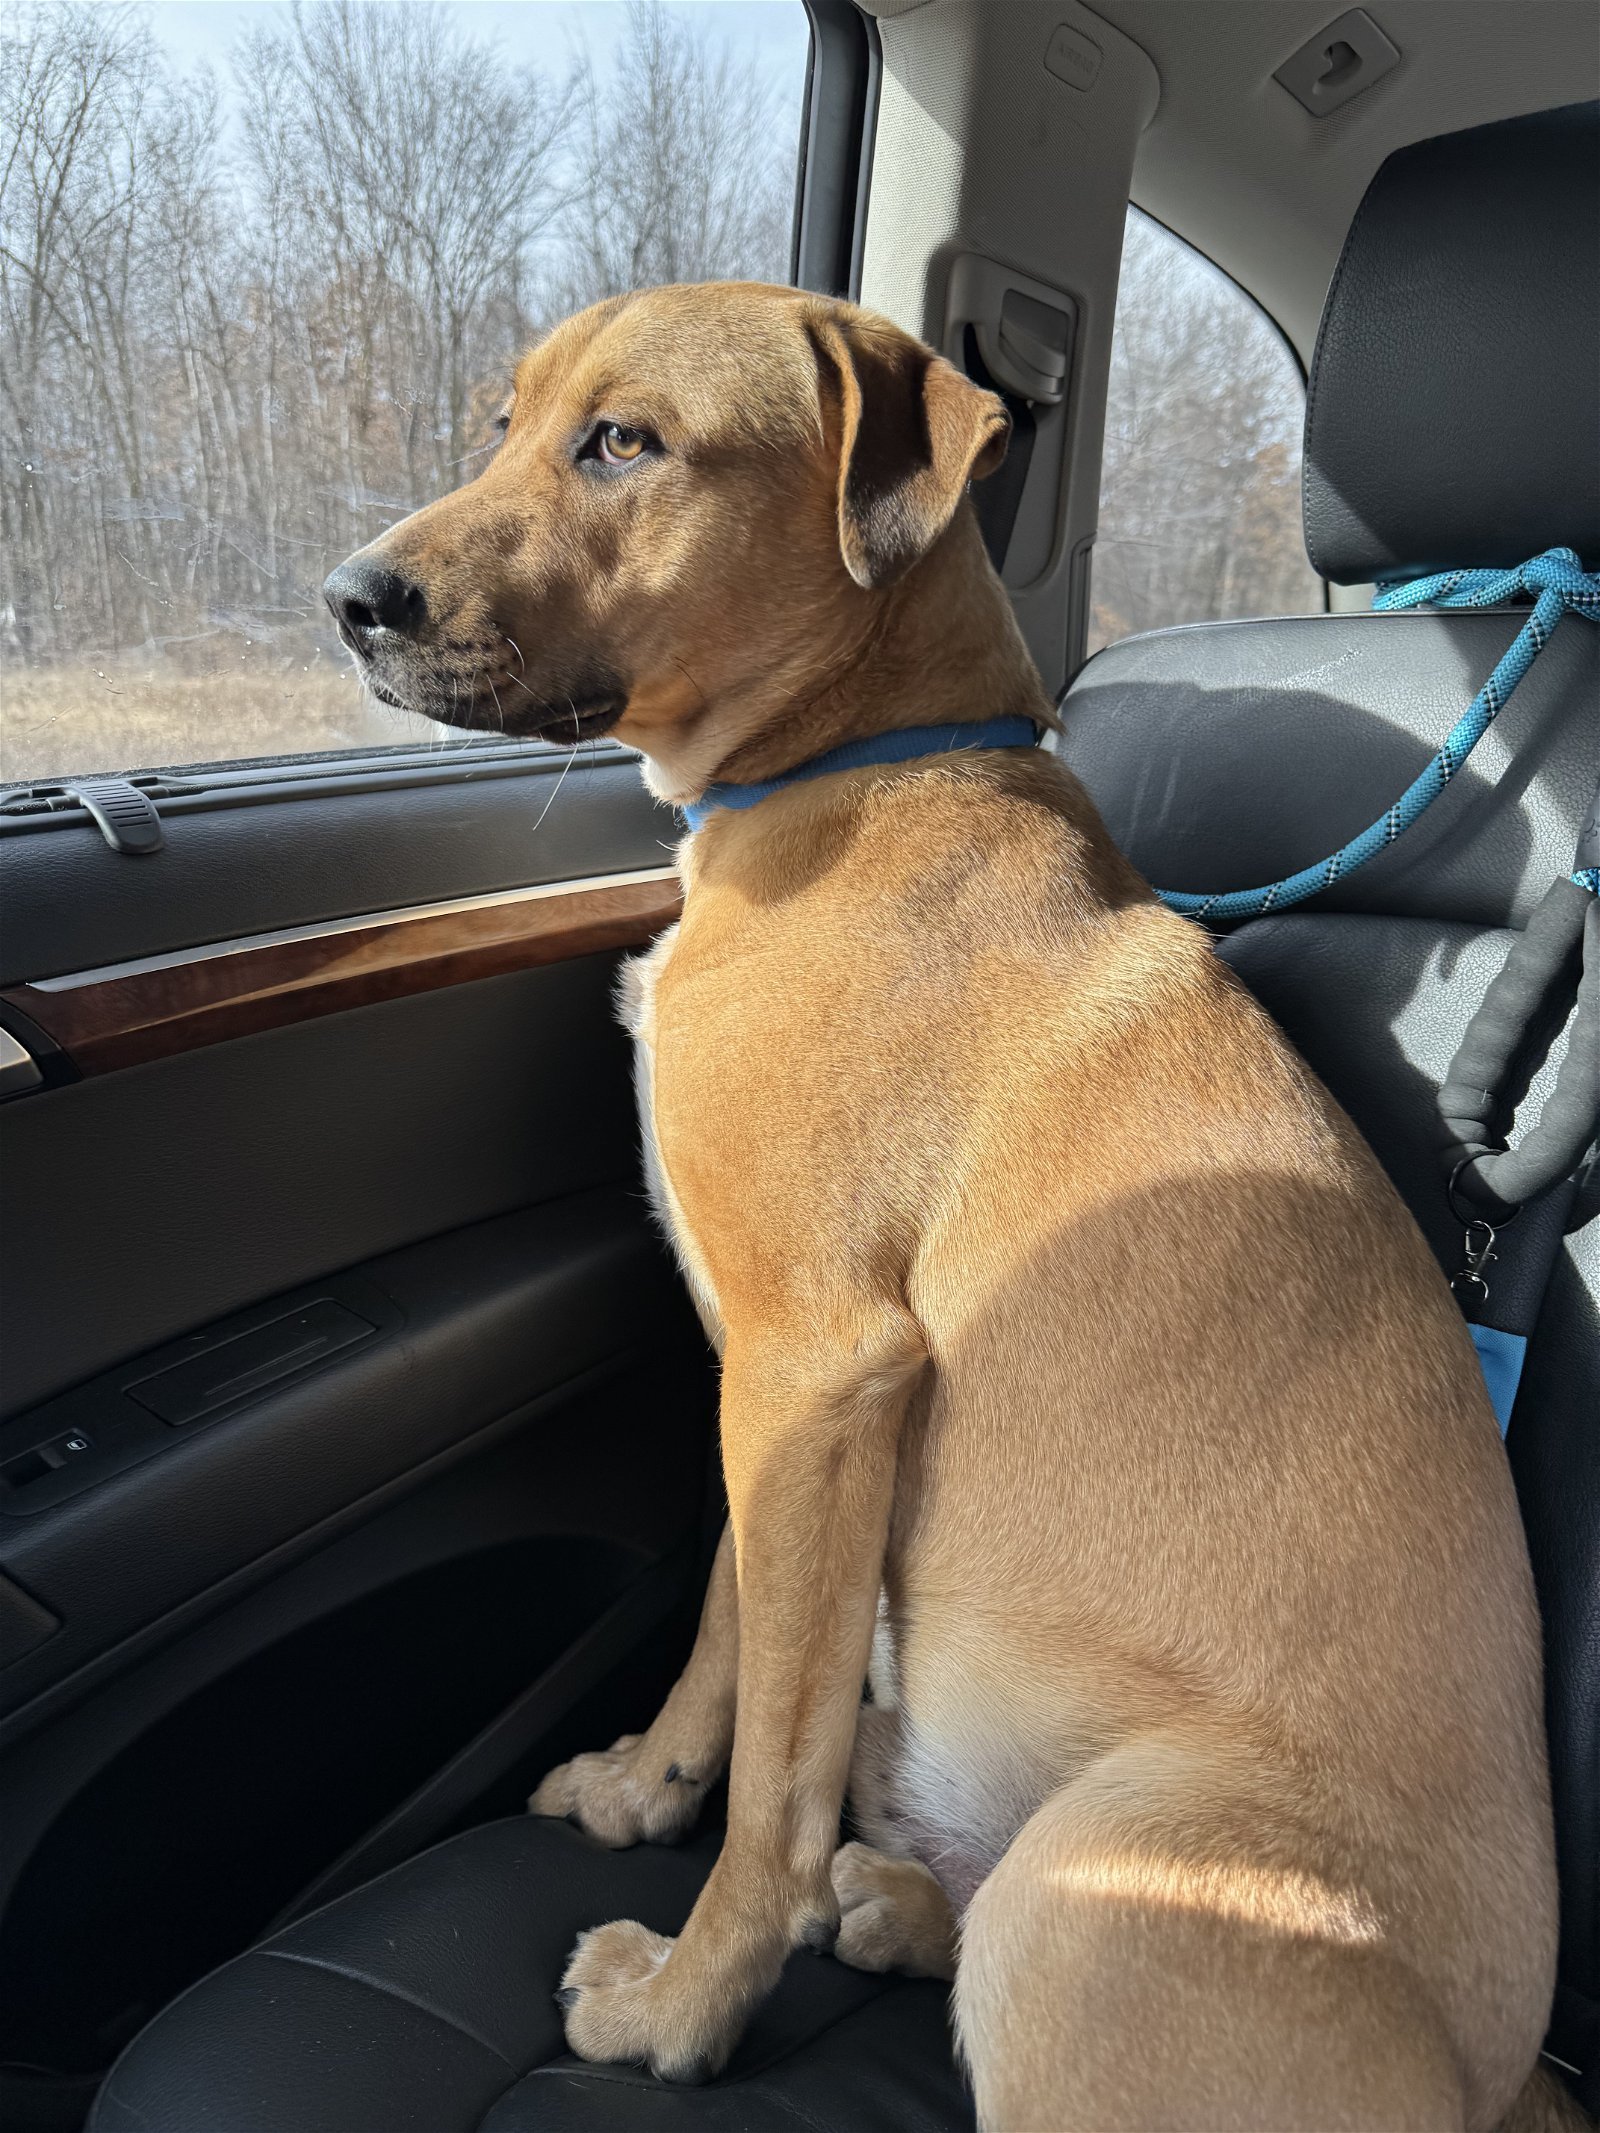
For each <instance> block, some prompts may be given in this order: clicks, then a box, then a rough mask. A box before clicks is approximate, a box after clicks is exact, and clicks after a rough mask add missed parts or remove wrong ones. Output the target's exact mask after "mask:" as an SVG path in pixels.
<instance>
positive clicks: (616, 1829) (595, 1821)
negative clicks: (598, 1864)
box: [528, 1526, 739, 1845]
mask: <svg viewBox="0 0 1600 2133" xmlns="http://www.w3.org/2000/svg"><path fill="white" fill-rule="evenodd" d="M738 1677H739V1591H738V1583H737V1580H736V1578H735V1575H734V1560H733V1529H732V1528H731V1527H730V1526H724V1527H723V1529H722V1539H721V1540H720V1542H719V1543H718V1544H717V1556H716V1561H715V1562H714V1563H713V1564H712V1566H711V1582H710V1584H709V1585H708V1586H707V1588H706V1598H705V1605H704V1607H703V1608H702V1609H701V1611H700V1629H699V1634H698V1635H697V1636H696V1638H695V1643H694V1650H693V1651H692V1652H691V1653H690V1654H689V1663H688V1665H687V1666H686V1667H685V1668H684V1670H683V1672H682V1673H681V1674H680V1675H679V1677H678V1680H677V1683H676V1684H675V1686H674V1688H673V1690H672V1693H671V1695H670V1696H668V1698H667V1700H666V1702H665V1703H664V1704H663V1705H662V1707H661V1711H660V1715H659V1716H658V1717H657V1719H656V1721H655V1723H654V1725H652V1726H651V1728H650V1730H649V1732H648V1733H639V1734H633V1733H629V1734H625V1735H624V1736H623V1738H622V1739H621V1740H619V1741H616V1742H614V1743H613V1745H612V1746H611V1747H610V1748H608V1749H606V1750H604V1751H603V1752H602V1753H600V1754H596V1755H579V1756H575V1757H574V1758H573V1760H572V1761H571V1762H570V1763H562V1764H560V1765H559V1766H558V1767H557V1768H556V1769H554V1770H552V1771H551V1772H550V1773H549V1775H548V1776H547V1777H546V1778H545V1779H544V1781H543V1782H542V1783H541V1785H540V1786H539V1789H538V1791H537V1792H535V1793H534V1795H533V1797H532V1798H531V1799H530V1800H529V1802H528V1812H529V1813H530V1814H536V1815H565V1816H566V1817H567V1818H568V1819H569V1820H570V1821H573V1822H576V1823H577V1824H578V1825H579V1826H580V1828H583V1829H585V1830H587V1831H588V1833H589V1835H590V1836H591V1837H597V1838H598V1839H599V1840H600V1842H601V1843H602V1844H610V1845H625V1844H637V1843H638V1842H639V1840H640V1839H641V1838H643V1839H644V1840H645V1841H646V1842H648V1843H652V1844H670V1843H671V1842H672V1841H673V1840H674V1839H675V1838H678V1837H681V1836H683V1835H684V1834H685V1832H686V1831H687V1830H689V1829H690V1828H691V1827H692V1826H693V1824H694V1821H695V1819H696V1817H697V1816H698V1814H699V1812H700V1807H701V1803H702V1802H703V1801H704V1799H705V1796H706V1792H707V1789H708V1788H709V1787H710V1786H712V1785H714V1784H715V1783H716V1781H717V1779H718V1778H719V1777H721V1775H722V1773H723V1771H724V1770H726V1769H727V1767H728V1755H729V1752H730V1750H731V1748H732V1746H733V1713H734V1705H735V1701H736V1698H737V1691H738Z"/></svg>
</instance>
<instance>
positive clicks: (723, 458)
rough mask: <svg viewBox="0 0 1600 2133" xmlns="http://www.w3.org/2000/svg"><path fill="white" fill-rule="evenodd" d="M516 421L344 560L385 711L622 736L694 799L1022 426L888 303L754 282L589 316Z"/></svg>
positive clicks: (348, 605) (348, 617)
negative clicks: (450, 485) (423, 503)
mask: <svg viewBox="0 0 1600 2133" xmlns="http://www.w3.org/2000/svg"><path fill="white" fill-rule="evenodd" d="M502 423H503V427H504V431H505V435H504V440H503V442H502V443H501V444H500V446H499V448H498V449H497V450H496V452H495V454H494V457H493V458H492V459H491V460H490V461H489V463H488V465H487V466H486V467H485V469H484V471H483V472H482V473H481V474H479V475H478V477H477V478H476V480H474V481H471V482H469V483H468V484H467V485H466V487H464V488H462V489H458V490H456V491H455V492H454V493H453V494H452V495H449V496H445V497H442V498H441V499H440V500H439V501H438V502H437V503H434V504H430V505H428V506H427V508H426V509H424V510H421V511H418V512H416V513H414V514H413V515H412V516H411V517H410V518H407V519H403V520H402V521H401V522H400V524H399V525H397V526H394V527H391V528H390V530H389V531H388V532H387V533H385V534H384V535H383V536H382V537H381V539H379V540H376V541H374V542H373V543H372V544H371V545H370V546H369V547H366V548H363V549H361V550H360V551H359V553H358V554H356V555H354V556H352V557H351V558H350V560H349V561H348V562H346V563H342V564H341V565H340V566H339V568H338V569H337V570H336V571H334V573H333V574H332V576H331V577H330V578H329V579H328V581H327V584H326V586H325V588H324V590H325V593H326V595H327V599H328V603H329V605H330V607H331V608H332V609H333V612H334V615H335V618H336V619H337V621H338V625H339V630H340V634H341V636H342V637H343V639H344V641H345V643H346V645H347V646H348V647H349V648H350V650H351V652H352V653H353V654H354V655H355V657H356V659H357V660H358V662H359V663H360V665H361V668H362V670H363V672H364V674H365V676H366V678H367V680H368V682H369V683H370V685H371V686H372V688H373V690H374V692H375V693H376V694H377V695H378V696H380V697H381V698H383V699H384V700H385V701H386V702H391V703H395V704H398V705H401V706H403V707H405V708H407V709H410V710H414V711H420V712H424V713H425V714H426V715H427V716H428V717H430V718H434V719H440V720H443V721H444V722H445V723H446V724H449V725H454V726H476V727H486V728H489V729H490V730H494V731H502V730H503V731H504V732H506V733H508V734H517V735H531V736H537V737H539V738H542V739H546V740H551V741H557V742H559V741H575V740H581V739H586V738H589V737H592V736H594V735H597V734H601V733H608V732H614V733H615V734H616V735H617V737H618V738H619V739H620V740H624V741H626V742H628V743H630V744H631V745H632V746H634V747H636V748H639V749H641V750H642V751H643V752H644V753H645V754H646V755H647V756H649V757H650V758H651V759H652V760H653V762H654V763H655V764H656V765H657V766H658V770H657V776H656V777H655V778H654V779H653V781H652V782H654V783H655V784H656V785H657V789H658V790H660V791H662V792H663V793H664V794H666V795H667V796H669V797H673V798H680V797H685V796H686V795H687V794H689V793H692V792H693V791H695V790H697V789H698V787H699V786H700V785H703V784H704V783H705V781H706V779H707V778H708V777H710V776H711V775H713V774H714V772H715V771H716V769H717V767H718V766H719V765H720V764H721V763H723V762H725V761H726V760H727V758H728V756H729V755H730V754H731V753H732V752H733V751H734V750H735V749H736V748H737V747H738V746H739V744H740V743H741V741H743V740H744V739H745V738H746V737H747V736H748V735H749V734H750V733H752V732H754V731H756V730H757V729H758V728H759V727H761V726H762V724H763V722H764V721H768V720H770V719H771V718H772V716H773V715H774V709H775V707H776V706H778V705H780V704H782V703H784V702H790V703H793V702H798V701H803V700H805V698H806V696H807V693H808V690H809V692H810V693H811V694H813V695H814V694H815V693H816V690H817V688H818V687H821V686H825V685H826V682H827V680H828V678H829V677H830V676H831V675H833V674H835V673H837V672H838V671H840V670H841V669H842V668H844V667H847V666H848V664H849V662H850V660H851V658H852V656H853V655H854V653H855V652H856V651H857V650H858V649H859V648H860V647H861V646H862V645H863V644H865V643H866V642H867V641H868V640H869V639H870V637H871V634H872V632H873V630H874V627H875V625H876V622H877V619H878V616H879V614H880V612H881V608H882V604H883V602H884V601H885V600H887V599H889V598H890V597H892V591H891V589H892V588H893V587H894V586H895V585H896V583H897V582H898V581H900V580H902V579H903V578H904V577H905V575H906V573H907V572H909V571H911V570H912V569H913V568H914V567H915V566H916V565H917V564H918V563H919V562H920V561H921V560H922V559H923V558H924V557H926V556H927V555H928V554H929V552H930V550H932V549H933V548H934V547H935V546H936V545H937V544H938V543H939V541H940V539H941V537H942V536H944V535H945V533H946V531H947V529H948V528H949V527H950V524H951V521H952V518H953V517H954V515H955V514H956V511H957V508H958V506H959V505H960V503H961V499H962V495H963V492H964V490H965V488H966V485H967V483H968V481H969V480H971V479H973V478H976V477H981V476H982V475H984V474H986V473H988V472H990V471H991V470H992V469H993V468H994V467H995V466H997V465H998V464H999V463H1000V460H1001V459H1002V457H1003V456H1004V453H1005V444H1006V436H1007V432H1008V428H1009V424H1008V420H1007V417H1006V413H1005V410H1004V408H1003V406H1002V405H1001V403H1000V401H999V400H998V399H997V398H996V397H995V396H994V395H993V394H992V393H987V392H983V391H981V390H980V389H979V388H978V387H977V386H975V385H973V384H972V383H971V382H970V381H969V380H968V379H966V378H964V377H963V376H962V375H961V374H960V372H958V371H957V370H955V369H953V368H952V367H951V366H950V365H949V364H948V363H946V362H944V361H943V360H942V358H940V357H939V356H936V355H934V354H933V353H932V351H931V350H929V349H927V348H925V347H924V346H923V345H922V344H921V343H920V342H918V341H916V340H913V339H912V338H911V336H910V335H909V334H905V333H902V332H901V331H900V330H899V328H898V327H896V326H893V325H891V324H890V323H889V322H888V321H887V320H885V319H881V318H876V317H874V316H872V315H871V314H869V313H866V312H862V311H859V310H857V309H856V308H855V307H854V306H852V305H849V304H843V303H835V302H832V301H830V300H829V299H827V298H824V297H816V296H811V295H807V294H805V293H804V292H801V291H797V290H793V289H780V288H768V287H765V286H762V285H759V284H755V283H744V282H725V283H712V284H707V285H702V286H697V287H680V288H666V289H655V290H651V291H649V292H647V293H645V294H642V295H638V296H630V297H618V298H614V299H612V300H611V301H609V302H606V303H602V304H596V305H595V306H594V307H593V308H592V309H590V310H588V311H584V312H580V313H579V314H578V315H577V316H576V317H575V318H571V319H568V320H567V321H566V322H565V323H564V324H562V325H560V326H558V327H557V328H556V329H555V331H554V332H552V333H551V334H550V335H549V336H548V338H547V339H546V340H544V341H543V342H542V343H541V344H540V345H539V346H538V347H537V348H535V349H534V350H533V351H532V352H531V353H530V354H529V355H528V356H526V357H525V358H524V359H523V361H522V363H521V365H520V367H519V368H518V371H517V374H516V383H515V389H514V391H513V393H512V396H511V399H510V401H509V402H508V404H507V406H506V408H505V411H504V414H503V416H502Z"/></svg>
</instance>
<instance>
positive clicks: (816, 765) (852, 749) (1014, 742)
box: [680, 712, 1039, 830]
mask: <svg viewBox="0 0 1600 2133" xmlns="http://www.w3.org/2000/svg"><path fill="white" fill-rule="evenodd" d="M1038 740H1039V729H1038V727H1037V726H1036V725H1035V724H1034V722H1033V720H1032V719H1031V718H1024V717H1023V716H1022V715H1021V713H1020V712H1019V713H1017V714H1015V715H1014V716H1012V717H1010V718H989V719H974V720H972V721H970V722H969V723H968V724H966V725H955V726H901V727H898V728H897V729H896V730H895V731H894V732H893V733H872V734H868V735H867V737H866V739H865V740H860V741H846V742H844V743H843V745H842V746H841V747H838V748H830V749H829V750H828V751H827V753H826V754H825V755H814V756H813V757H812V758H811V760H810V762H809V763H797V764H796V765H795V767H794V769H793V770H785V771H781V772H780V773H779V775H778V776H777V777H775V778H767V779H766V780H764V782H763V783H761V784H760V785H708V786H707V787H706V789H705V791H704V792H703V793H702V794H701V795H700V797H699V799H698V800H694V801H691V802H690V804H689V805H688V806H686V807H684V808H682V809H680V813H681V814H682V816H683V818H684V820H685V821H686V822H687V823H688V825H689V827H690V829H692V830H697V829H699V828H700V827H701V825H702V824H703V823H705V822H706V821H708V820H709V819H710V817H711V816H712V815H714V814H715V813H716V812H717V810H718V809H719V808H723V807H731V808H741V807H754V806H755V805H756V804H757V802H758V801H761V800H768V799H770V798H771V797H772V795H773V794H774V793H775V792H782V790H783V788H784V787H785V786H786V785H804V784H806V783H807V782H808V780H810V779H811V778H826V777H831V776H832V774H833V773H834V771H836V770H860V769H863V768H864V767H865V766H866V765H867V764H869V763H909V762H910V761H912V759H913V758H914V757H916V756H922V755H949V754H953V753H954V752H955V750H957V749H958V748H1033V747H1036V746H1037V745H1038Z"/></svg>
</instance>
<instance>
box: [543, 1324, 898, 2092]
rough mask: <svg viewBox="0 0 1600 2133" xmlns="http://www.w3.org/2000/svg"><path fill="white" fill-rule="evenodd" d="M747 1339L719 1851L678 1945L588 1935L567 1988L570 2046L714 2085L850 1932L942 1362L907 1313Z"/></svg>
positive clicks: (726, 1417) (731, 1431)
mask: <svg viewBox="0 0 1600 2133" xmlns="http://www.w3.org/2000/svg"><path fill="white" fill-rule="evenodd" d="M852 1317H853V1323H852V1321H851V1318H846V1317H844V1315H843V1314H841V1316H840V1319H839V1321H838V1322H837V1323H835V1324H834V1325H833V1326H832V1327H831V1328H829V1329H828V1330H827V1331H826V1332H821V1331H819V1329H818V1327H817V1325H816V1323H815V1321H813V1323H812V1324H811V1325H810V1326H807V1327H804V1328H801V1327H798V1326H795V1325H787V1326H771V1327H766V1328H763V1329H762V1330H761V1331H760V1333H759V1334H757V1335H753V1336H749V1337H746V1338H742V1339H741V1338H740V1336H739V1333H738V1331H737V1330H736V1329H730V1336H729V1341H728V1348H727V1356H726V1363H725V1367H724V1372H723V1394H722V1440H723V1465H724V1469H725V1472H726V1476H727V1483H728V1501H729V1506H730V1511H731V1515H732V1523H733V1529H734V1534H735V1538H736V1542H737V1565H738V1588H739V1685H738V1711H737V1719H736V1724H735V1732H734V1744H733V1763H732V1773H731V1783H730V1789H729V1800H728V1834H727V1839H726V1841H725V1843H724V1845H723V1849H722V1854H721V1857H720V1858H719V1859H718V1861H717V1864H716V1866H715V1867H714V1868H713V1870H712V1873H711V1877H710V1879H709V1880H708V1881H707V1883H706V1885H705V1887H704V1889H703V1890H702V1891H701V1894H700V1900H699V1902H698V1903H697V1904H696V1905H695V1907H694V1910H693V1912H692V1913H691V1915H690V1917H689V1920H688V1923H687V1924H686V1925H685V1927H684V1929H683V1932H682V1933H681V1935H680V1936H679V1938H678V1939H677V1941H676V1942H672V1941H669V1940H665V1939H663V1938H662V1937H661V1936H660V1935H659V1934H655V1933H651V1932H648V1931H647V1930H646V1929H645V1928H644V1927H643V1926H641V1925H637V1924H635V1923H633V1922H632V1921H631V1920H622V1921H618V1922H617V1923H615V1924H612V1925H608V1926H601V1927H599V1928H598V1929H596V1930H595V1931H594V1932H592V1933H588V1934H585V1935H584V1936H583V1938H582V1939H581V1940H580V1941H579V1943H578V1945H577V1948H576V1950H575V1951H574V1953H573V1957H572V1960H571V1963H570V1964H569V1965H568V1968H567V1973H566V1976H565V1977H564V1979H563V1980H562V1998H563V2001H564V2002H565V2004H566V2006H567V2009H568V2013H567V2023H566V2030H567V2042H568V2043H569V2044H570V2045H571V2047H572V2049H573V2050H574V2051H575V2052H577V2053H578V2054H579V2056H580V2057H582V2058H585V2059H625V2060H644V2061H646V2062H647V2063H648V2064H649V2065H650V2066H651V2067H652V2068H653V2069H654V2071H655V2072H656V2073H658V2074H660V2075H662V2076H663V2077H665V2078H666V2079H669V2080H678V2081H685V2080H703V2079H705V2078H706V2077H707V2076H708V2075H710V2074H712V2073H714V2072H715V2071H716V2070H717V2069H718V2068H719V2067H720V2066H721V2065H722V2064H723V2062H724V2061H725V2060H726V2058H727V2056H728V2054H729V2052H730V2051H731V2050H732V2049H733V2046H734V2044H735V2043H736V2042H737V2041H738V2037H739V2033H740V2031H741V2030H742V2028H743V2026H744V2022H745V2018H746V2016H747V2015H748V2013H749V2011H750V2009H751V2007H752V2006H753V2005H754V2004H755V2003H756V2002H757V2001H758V2000H760V1999H761V1998H762V1997H763V1996H764V1995H765V1994H766V1993H767V1992H769V1991H770V1990H771V1988H772V1986H773V1985H774V1984H775V1983H776V1981H777V1977H778V1973H779V1971H780V1970H781V1969H782V1967H783V1964H784V1960H785V1958H786V1957H787V1956H788V1954H789V1952H790V1950H791V1949H793V1948H794V1947H795V1946H796V1945H797V1944H799V1943H800V1942H802V1941H803V1942H805V1943H807V1944H808V1945H811V1946H814V1947H818V1948H826V1947H828V1946H830V1945H831V1943H832V1941H833V1938H834V1936H835V1934H836V1933H837V1931H838V1923H839V1910H838V1902H837V1899H836V1897H835V1895H834V1892H833V1886H832V1882H831V1878H830V1872H829V1869H830V1866H831V1862H832V1859H833V1854H834V1851H835V1849H836V1847H837V1841H838V1829H839V1812H840V1807H841V1804H842V1801H843V1797H844V1787H845V1778H846V1774H847V1772H848V1769H849V1762H850V1750H851V1744H852V1740H853V1738H854V1732H855V1714H856V1707H857V1704H858V1701H859V1698H860V1693H861V1681H862V1676H863V1674H864V1672H865V1670H866V1664H867V1654H868V1649H869V1646H870V1644H871V1639H872V1628H873V1621H874V1616H875V1611H876V1606H877V1596H878V1586H879V1581H880V1577H881V1574H882V1567H883V1547H884V1537H885V1533H886V1531H887V1527H888V1520H889V1509H890V1502H891V1499H892V1496H893V1493H894V1468H895V1447H896V1440H897V1437H898V1434H899V1426H900V1420H901V1417H902V1415H903V1413H904V1411H905V1406H906V1402H907V1400H908V1398H909V1396H910V1392H911V1388H912V1386H913V1385H914V1383H915V1381H916V1379H917V1377H918V1375H919V1373H920V1371H921V1369H922V1367H923V1363H924V1359H925V1350H924V1348H923V1346H922V1343H921V1338H920V1335H919V1334H918V1332H917V1329H916V1328H915V1326H914V1325H913V1324H912V1323H911V1321H910V1320H909V1319H908V1318H907V1317H906V1316H905V1314H904V1313H903V1312H900V1311H899V1310H897V1309H894V1308H893V1307H887V1308H885V1309H884V1310H883V1311H882V1312H881V1313H879V1314H878V1315H877V1316H876V1318H875V1319H874V1320H872V1321H870V1322H868V1323H866V1324H863V1323H862V1317H861V1314H860V1313H859V1311H858V1312H856V1313H854V1314H852Z"/></svg>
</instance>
